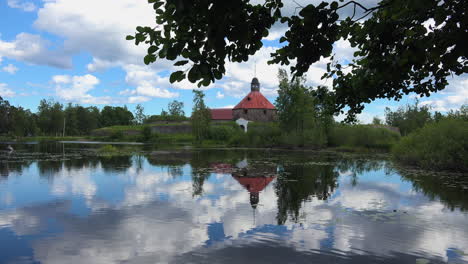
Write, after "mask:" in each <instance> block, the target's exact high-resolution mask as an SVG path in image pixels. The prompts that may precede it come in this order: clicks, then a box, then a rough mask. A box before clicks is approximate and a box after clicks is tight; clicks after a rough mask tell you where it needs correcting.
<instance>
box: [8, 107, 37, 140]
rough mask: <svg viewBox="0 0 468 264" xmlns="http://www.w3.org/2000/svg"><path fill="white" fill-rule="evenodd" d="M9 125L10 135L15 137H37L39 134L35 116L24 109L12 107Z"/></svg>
mask: <svg viewBox="0 0 468 264" xmlns="http://www.w3.org/2000/svg"><path fill="white" fill-rule="evenodd" d="M9 124H10V125H9V133H10V134H13V135H15V136H19V137H24V136H30V135H36V134H37V132H38V128H37V124H36V117H35V115H34V114H33V113H31V111H29V110H25V109H23V108H22V107H14V106H12V107H11V110H10V116H9Z"/></svg>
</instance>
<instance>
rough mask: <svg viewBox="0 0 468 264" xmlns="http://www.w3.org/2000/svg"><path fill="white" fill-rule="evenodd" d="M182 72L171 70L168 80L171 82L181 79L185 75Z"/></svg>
mask: <svg viewBox="0 0 468 264" xmlns="http://www.w3.org/2000/svg"><path fill="white" fill-rule="evenodd" d="M184 75H185V74H184V72H183V71H176V72H173V73H172V74H171V76H170V77H169V81H170V82H171V83H174V82H176V81H181V80H182V79H183V78H184V77H185V76H184Z"/></svg>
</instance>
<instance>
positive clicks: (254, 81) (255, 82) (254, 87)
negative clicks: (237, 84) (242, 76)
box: [250, 77, 260, 92]
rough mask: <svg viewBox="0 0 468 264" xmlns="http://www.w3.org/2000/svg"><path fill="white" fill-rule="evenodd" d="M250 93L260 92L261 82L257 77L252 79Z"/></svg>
mask: <svg viewBox="0 0 468 264" xmlns="http://www.w3.org/2000/svg"><path fill="white" fill-rule="evenodd" d="M250 91H251V92H260V82H259V81H258V79H257V77H254V78H253V79H252V82H251V83H250Z"/></svg>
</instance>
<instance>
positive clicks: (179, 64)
mask: <svg viewBox="0 0 468 264" xmlns="http://www.w3.org/2000/svg"><path fill="white" fill-rule="evenodd" d="M188 62H189V61H188V60H182V61H178V62H176V63H174V66H182V65H185V64H187V63H188Z"/></svg>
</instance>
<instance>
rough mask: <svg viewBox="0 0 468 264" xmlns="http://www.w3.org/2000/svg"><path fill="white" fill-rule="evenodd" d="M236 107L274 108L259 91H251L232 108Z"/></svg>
mask: <svg viewBox="0 0 468 264" xmlns="http://www.w3.org/2000/svg"><path fill="white" fill-rule="evenodd" d="M238 108H241V109H244V108H254V109H275V106H274V105H272V104H271V103H270V101H268V99H266V98H265V96H263V94H262V93H261V92H258V91H252V92H250V93H249V94H248V95H247V96H246V97H245V98H244V99H242V101H240V103H238V104H237V105H236V106H235V107H234V109H238Z"/></svg>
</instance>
